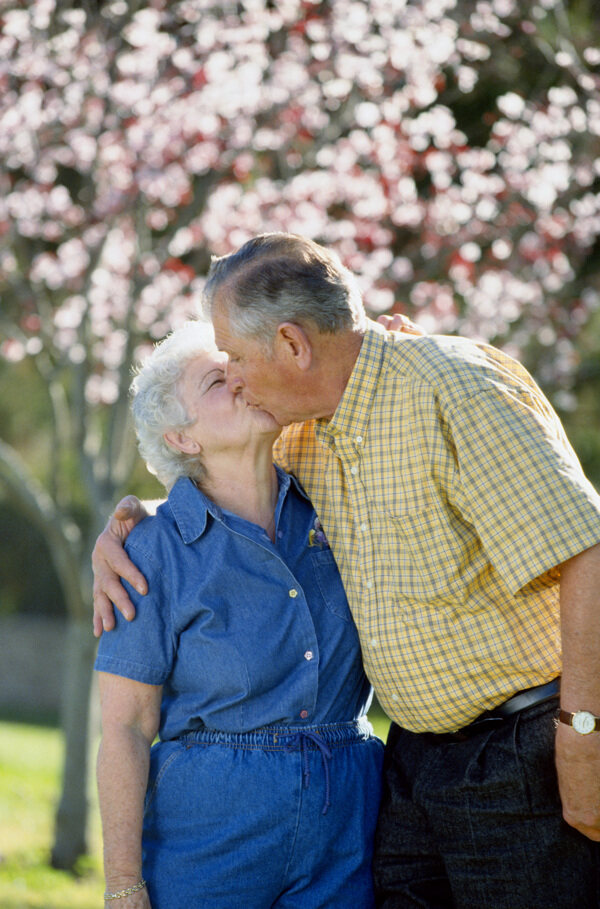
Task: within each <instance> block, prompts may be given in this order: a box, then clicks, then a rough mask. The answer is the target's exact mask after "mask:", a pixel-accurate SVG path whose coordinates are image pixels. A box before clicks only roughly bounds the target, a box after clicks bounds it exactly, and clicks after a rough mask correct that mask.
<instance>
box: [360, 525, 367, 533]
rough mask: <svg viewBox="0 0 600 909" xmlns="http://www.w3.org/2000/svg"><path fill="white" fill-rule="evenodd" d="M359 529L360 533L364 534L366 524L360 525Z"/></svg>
mask: <svg viewBox="0 0 600 909" xmlns="http://www.w3.org/2000/svg"><path fill="white" fill-rule="evenodd" d="M360 529H361V530H362V532H363V533H364V532H365V530H366V529H367V525H366V524H361V525H360Z"/></svg>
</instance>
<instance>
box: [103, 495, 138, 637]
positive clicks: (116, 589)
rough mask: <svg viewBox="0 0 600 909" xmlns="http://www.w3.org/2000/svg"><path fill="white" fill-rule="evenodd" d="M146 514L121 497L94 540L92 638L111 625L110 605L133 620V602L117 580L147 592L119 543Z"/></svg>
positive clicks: (135, 502)
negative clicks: (122, 579)
mask: <svg viewBox="0 0 600 909" xmlns="http://www.w3.org/2000/svg"><path fill="white" fill-rule="evenodd" d="M147 514H148V513H147V511H146V509H145V508H144V506H143V505H142V503H141V502H140V500H139V499H138V498H136V496H125V498H124V499H121V501H120V502H119V504H118V505H117V507H116V509H115V511H114V514H113V515H112V517H111V518H110V520H109V522H108V524H107V525H106V527H105V528H104V530H103V531H102V533H101V534H100V536H99V537H98V539H97V540H96V545H95V546H94V551H93V553H92V567H93V569H94V635H95V636H96V637H100V635H101V634H102V631H103V630H104V631H110V630H111V629H112V628H114V626H115V616H114V611H113V603H114V604H115V606H116V607H117V609H118V610H119V611H120V612H121V614H122V615H123V616H124V618H126V619H127V620H128V621H131V619H133V618H134V617H135V609H134V606H133V603H132V602H131V600H130V599H129V597H128V596H127V593H126V592H125V588H124V587H123V585H122V584H121V581H120V578H124V579H125V580H126V581H128V582H129V583H130V584H131V586H132V587H135V589H136V590H137V591H138V593H141V594H145V593H147V591H148V586H147V584H146V580H145V578H144V576H143V575H142V574H141V572H140V571H138V569H137V568H136V566H135V565H134V564H133V562H132V561H130V559H129V558H128V557H127V554H126V553H125V550H124V549H123V544H124V543H125V540H126V539H127V536H128V534H129V533H130V532H131V531H132V530H133V528H134V527H135V525H136V524H139V522H140V521H141V520H143V518H145V517H147Z"/></svg>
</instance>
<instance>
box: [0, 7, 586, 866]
mask: <svg viewBox="0 0 600 909" xmlns="http://www.w3.org/2000/svg"><path fill="white" fill-rule="evenodd" d="M271 230H287V231H293V232H297V233H301V234H306V235H308V236H310V237H312V238H314V239H316V240H318V241H319V242H322V243H324V244H326V245H328V246H331V247H333V248H335V249H336V250H337V251H338V252H339V254H340V256H341V258H342V260H343V261H344V262H345V264H347V265H348V266H349V267H350V268H351V269H352V270H353V271H354V272H355V273H356V274H357V276H358V279H359V281H360V284H361V287H362V289H363V292H364V297H365V302H366V305H367V307H368V309H369V312H370V313H371V314H372V315H373V316H376V315H378V314H379V313H382V312H389V311H393V310H401V311H403V312H406V313H408V314H409V315H411V316H412V317H413V318H415V319H416V320H417V321H418V322H419V323H420V324H421V325H422V326H423V327H424V328H425V329H426V330H428V331H439V332H444V333H454V332H458V333H463V334H467V335H470V336H474V337H477V338H482V339H485V340H487V341H491V342H492V343H494V344H496V345H498V346H500V347H502V348H504V349H505V350H506V351H507V352H509V353H511V354H513V355H515V356H517V357H518V358H520V359H522V360H523V361H524V362H525V364H526V365H527V367H528V368H529V369H530V371H531V372H532V373H533V374H534V375H535V377H536V378H537V379H538V381H539V382H540V384H541V385H542V387H543V388H544V390H545V391H546V393H547V394H548V396H549V397H550V399H551V400H552V402H553V403H554V405H555V407H556V408H557V410H558V411H559V413H560V415H561V416H562V418H563V420H564V423H565V426H566V429H567V432H568V434H569V436H570V438H571V440H572V442H573V444H574V446H575V448H576V450H577V452H578V454H579V456H580V458H581V460H582V463H583V466H584V468H585V470H586V472H587V474H588V476H589V477H590V479H591V480H592V481H593V482H594V483H595V484H596V485H597V486H599V487H600V432H599V430H598V427H599V426H600V280H599V259H600V241H599V236H600V17H599V16H598V7H597V0H520V2H517V0H413V2H409V0H394V2H390V0H370V2H366V0H320V2H319V0H278V2H272V0H240V2H231V0H223V2H220V3H214V2H209V0H147V2H140V0H130V2H124V0H111V2H102V0H82V2H77V3H75V2H68V0H32V2H30V3H28V4H25V5H24V4H22V3H20V2H16V0H0V295H1V304H0V382H1V383H2V389H3V393H2V396H1V398H0V496H1V497H2V502H3V507H2V508H1V509H0V540H1V541H2V542H1V544H0V568H1V575H0V614H1V613H4V614H7V613H9V612H13V613H15V612H24V611H27V610H32V609H37V610H40V611H44V612H52V613H57V614H58V613H60V612H61V611H62V612H63V614H68V615H69V617H70V621H71V623H72V624H73V625H74V627H76V628H77V629H79V631H78V633H77V634H76V635H75V638H74V641H75V643H74V644H73V647H74V650H73V653H71V656H70V657H69V660H71V661H74V662H77V659H76V654H77V653H79V657H81V656H82V654H83V658H82V659H80V660H79V663H78V665H80V666H81V675H79V676H74V677H73V682H72V685H73V686H74V689H73V690H74V691H77V692H78V698H75V702H76V703H74V704H72V705H71V707H70V708H69V709H70V710H71V712H72V714H73V717H75V718H76V719H75V720H73V722H72V723H71V728H72V729H73V730H74V731H73V732H72V733H69V732H67V736H69V735H71V734H72V735H73V736H76V735H77V734H78V733H77V728H78V727H79V728H80V727H81V724H82V718H83V717H84V703H85V700H86V697H87V690H88V689H87V686H86V683H85V676H86V673H87V674H88V675H89V666H90V662H91V658H92V656H93V648H92V647H91V646H90V643H89V642H88V643H86V636H85V634H84V631H83V628H84V627H85V629H86V634H87V637H88V638H89V613H90V598H91V587H90V584H91V578H90V571H89V555H90V551H91V546H92V544H93V541H94V540H95V538H96V535H97V533H98V531H99V529H100V528H101V527H102V524H103V523H104V520H105V518H106V515H107V514H108V513H109V512H110V510H111V507H112V506H113V504H114V503H115V501H116V500H117V499H118V498H119V497H120V496H121V495H122V493H124V492H126V491H127V492H136V493H137V494H139V495H142V496H150V497H154V496H156V495H159V494H160V492H161V490H160V489H159V487H158V485H157V484H156V483H155V481H154V480H153V479H152V478H151V477H149V476H148V475H147V474H146V472H145V470H144V469H143V467H142V465H141V464H140V463H139V461H138V459H137V458H136V454H135V449H134V445H133V439H132V434H131V430H130V426H129V418H128V401H127V388H128V385H129V381H130V373H131V364H132V362H133V361H134V360H136V359H138V358H139V357H141V356H143V353H144V351H145V350H147V348H148V345H149V344H150V343H152V342H153V341H154V340H156V339H157V338H160V337H161V336H162V335H164V334H165V333H166V332H167V331H168V330H169V329H171V328H172V327H175V326H176V325H178V324H180V323H181V322H182V321H183V320H185V319H186V318H187V317H189V316H190V315H192V314H193V313H194V312H195V311H196V309H197V304H198V299H199V296H200V294H201V290H202V284H203V278H204V275H205V273H206V269H207V267H208V264H209V261H210V256H211V254H223V253H226V252H229V251H230V250H231V249H233V248H235V247H237V246H239V245H240V244H241V243H243V242H244V241H245V240H246V239H248V238H249V237H250V236H252V235H254V234H256V233H260V232H263V231H271ZM29 566H35V570H33V571H30V570H24V568H25V567H27V568H28V567H29ZM86 648H87V649H86ZM74 654H75V656H74ZM68 712H69V711H67V713H68ZM68 728H69V723H68V722H67V729H68ZM67 751H68V752H69V751H70V746H68V748H67ZM81 760H82V756H81V753H79V754H78V755H77V754H76V758H75V763H76V765H77V766H78V765H79V763H81ZM84 764H85V761H84ZM83 769H84V770H85V767H84V768H83ZM81 785H83V784H81ZM72 788H73V789H76V788H77V784H73V785H72ZM78 810H79V809H78ZM81 811H83V812H84V808H82V809H81ZM67 813H68V812H67ZM59 826H60V824H59ZM81 848H83V839H82V837H79V840H78V842H77V843H76V844H75V846H74V847H73V848H71V849H70V850H69V849H67V850H66V853H69V854H68V855H66V853H65V857H63V858H62V859H60V858H57V861H58V862H61V861H62V862H63V863H64V864H67V865H68V864H69V862H72V861H74V860H75V858H74V857H73V856H74V855H75V854H76V853H77V851H78V850H81ZM58 852H60V850H58Z"/></svg>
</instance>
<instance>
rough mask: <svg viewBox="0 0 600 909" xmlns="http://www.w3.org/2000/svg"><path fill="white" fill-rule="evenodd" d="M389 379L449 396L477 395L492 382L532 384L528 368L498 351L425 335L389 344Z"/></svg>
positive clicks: (464, 340) (481, 344) (461, 339)
mask: <svg viewBox="0 0 600 909" xmlns="http://www.w3.org/2000/svg"><path fill="white" fill-rule="evenodd" d="M384 364H385V366H384V370H385V373H386V375H387V376H389V375H398V376H401V377H402V378H403V379H405V380H406V379H408V380H412V381H413V382H415V383H423V384H426V385H429V386H431V387H432V388H434V389H437V390H439V391H440V392H441V393H445V394H448V395H453V394H458V395H465V394H469V395H470V394H476V393H477V392H478V391H483V390H485V389H486V388H488V387H489V385H490V382H493V383H498V382H501V383H503V384H509V385H515V384H519V385H521V384H527V385H529V384H531V383H532V381H533V380H532V379H531V376H530V375H529V374H528V373H527V371H526V370H525V368H524V367H523V366H522V365H521V364H520V363H518V362H517V361H516V360H514V359H513V358H512V357H510V356H509V355H508V354H505V353H504V352H503V351H501V350H499V349H498V348H495V347H492V346H491V345H490V344H486V343H484V342H483V341H474V340H471V339H470V338H465V337H462V336H459V335H456V336H455V335H425V336H423V337H419V338H411V339H406V340H402V339H401V340H400V341H397V340H396V339H394V342H393V343H391V344H388V345H387V347H386V357H385V360H384Z"/></svg>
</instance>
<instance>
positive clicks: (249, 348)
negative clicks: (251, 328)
mask: <svg viewBox="0 0 600 909" xmlns="http://www.w3.org/2000/svg"><path fill="white" fill-rule="evenodd" d="M212 321H213V326H214V329H215V340H216V343H217V346H218V348H219V350H222V351H225V353H226V354H227V355H228V357H229V360H228V363H227V385H228V386H229V388H230V389H231V391H233V392H240V393H241V395H242V397H243V398H244V400H245V401H246V402H247V403H248V404H249V405H250V406H254V407H260V408H261V410H265V411H267V413H270V414H271V415H272V416H273V417H274V419H275V420H276V421H277V422H278V423H279V424H280V425H282V426H284V425H285V424H287V423H293V422H294V421H296V420H298V419H302V417H301V416H300V415H299V414H297V413H296V410H295V401H294V397H295V396H294V394H293V385H292V384H291V382H292V374H291V371H290V370H289V368H286V364H285V363H284V362H283V360H282V357H281V356H279V355H278V354H277V353H273V354H272V355H269V354H268V353H267V352H266V351H265V348H264V346H263V345H262V344H260V343H259V342H258V341H255V340H253V339H252V338H244V337H241V336H238V335H236V334H235V333H234V332H232V331H231V327H230V319H229V316H228V314H227V310H226V308H225V306H223V305H221V304H219V303H217V304H215V307H214V309H213V314H212Z"/></svg>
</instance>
